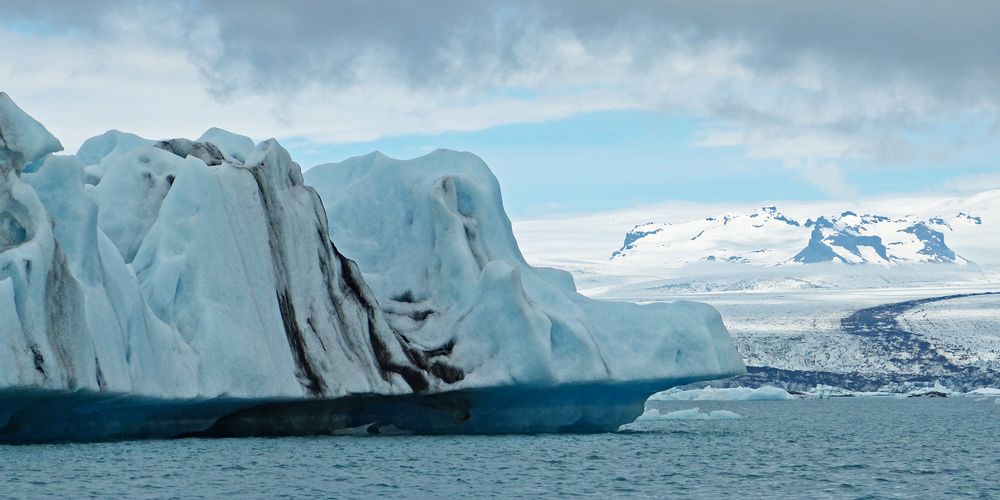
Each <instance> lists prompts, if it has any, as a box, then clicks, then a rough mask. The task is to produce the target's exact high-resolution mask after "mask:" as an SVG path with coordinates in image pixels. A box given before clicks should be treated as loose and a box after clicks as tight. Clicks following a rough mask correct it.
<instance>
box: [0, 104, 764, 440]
mask: <svg viewBox="0 0 1000 500" xmlns="http://www.w3.org/2000/svg"><path fill="white" fill-rule="evenodd" d="M61 150H62V146H61V144H60V143H59V141H58V140H57V139H56V138H55V137H53V136H52V135H51V134H50V133H49V132H48V131H47V130H46V129H45V128H44V127H43V126H42V125H41V124H39V123H38V122H37V121H35V120H34V119H32V118H31V117H30V116H28V115H27V114H25V113H24V112H23V111H22V110H21V109H19V108H18V107H17V106H16V105H15V104H14V103H13V101H12V100H11V99H10V98H9V97H8V96H7V95H6V94H4V93H0V222H2V224H0V308H2V309H3V314H4V318H5V321H3V322H2V323H0V442H30V441H46V440H79V439H112V438H129V437H176V436H182V435H206V436H221V435H287V434H310V433H333V432H334V431H336V430H338V429H347V428H354V427H358V426H363V427H364V428H367V429H369V430H371V431H372V432H377V431H378V429H380V428H394V429H403V430H409V431H413V432H425V433H444V432H447V433H463V432H472V433H475V432H480V433H489V432H556V431H567V430H575V431H590V430H607V429H611V430H613V429H615V428H617V426H619V425H621V424H622V423H626V422H629V421H631V420H633V419H634V418H635V417H636V416H637V415H639V414H641V412H642V405H643V402H644V400H645V398H646V397H647V396H649V395H650V394H652V393H655V392H657V391H660V390H663V389H666V388H669V387H672V386H675V385H679V384H683V383H688V382H692V381H697V380H708V379H718V378H722V377H727V376H732V375H738V374H741V373H743V372H744V371H745V368H744V365H743V362H742V360H741V358H740V356H739V353H738V352H737V350H736V348H735V346H734V344H733V342H732V339H731V338H730V336H729V334H728V332H727V330H726V328H725V326H724V325H723V323H722V320H721V317H720V316H719V314H718V312H717V311H716V310H715V309H713V308H711V307H709V306H707V305H704V304H699V303H693V302H684V301H679V302H674V303H662V304H647V305H637V304H631V303H618V302H602V301H595V300H591V299H588V298H585V297H583V296H581V295H579V294H578V293H576V289H575V285H574V283H573V280H572V278H571V277H570V275H569V274H568V273H565V272H562V271H557V270H553V269H545V268H534V267H531V266H529V265H528V264H527V263H525V261H524V258H523V256H522V255H521V253H520V251H519V250H518V247H517V243H516V241H515V240H514V237H513V234H512V232H511V224H510V221H509V220H508V219H507V216H506V215H505V213H504V210H503V205H502V202H501V199H500V190H499V185H498V183H497V181H496V179H495V177H493V175H492V173H491V172H490V171H489V168H488V167H487V166H486V165H485V163H483V162H482V161H481V160H480V159H478V158H477V157H475V156H474V155H471V154H468V153H456V152H450V151H437V152H435V153H432V154H430V155H427V156H425V157H422V158H418V159H415V160H409V161H401V160H393V159H390V158H387V157H385V156H382V155H379V154H373V155H369V156H365V157H360V158H354V159H351V160H347V161H345V162H342V163H340V164H329V165H323V166H319V167H315V168H314V169H312V170H310V171H308V172H306V174H305V176H304V175H303V173H302V170H301V168H300V167H299V165H298V164H296V163H295V162H294V161H292V159H291V157H290V156H289V153H288V152H287V151H286V150H285V149H284V148H283V147H282V146H281V145H280V144H278V142H277V141H275V140H273V139H270V140H266V141H263V142H260V143H257V144H255V143H254V141H252V140H251V139H249V138H247V137H244V136H240V135H237V134H233V133H230V132H227V131H224V130H221V129H210V130H209V131H207V132H205V134H203V135H202V136H201V137H199V138H198V139H196V140H188V139H179V138H178V139H168V140H163V141H155V140H147V139H144V138H141V137H138V136H136V135H133V134H128V133H125V132H120V131H116V130H112V131H109V132H107V133H105V134H102V135H100V136H97V137H95V138H92V139H90V140H88V141H86V142H85V143H84V144H83V145H82V146H81V147H80V149H79V151H78V152H77V154H75V155H68V154H56V153H58V152H59V151H61ZM307 180H308V184H307V183H306V181H307ZM310 185H312V186H315V189H314V188H313V187H310Z"/></svg>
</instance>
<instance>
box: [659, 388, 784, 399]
mask: <svg viewBox="0 0 1000 500" xmlns="http://www.w3.org/2000/svg"><path fill="white" fill-rule="evenodd" d="M789 399H796V398H795V396H793V395H791V394H789V393H788V391H786V390H784V389H779V388H777V387H771V386H766V385H765V386H762V387H758V388H756V389H751V388H749V387H730V388H718V389H717V388H713V387H706V388H704V389H690V390H686V391H683V390H680V389H677V388H673V389H670V390H666V391H663V392H658V393H656V394H653V395H652V396H650V397H649V400H650V401H784V400H789Z"/></svg>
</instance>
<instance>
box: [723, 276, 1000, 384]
mask: <svg viewBox="0 0 1000 500" xmlns="http://www.w3.org/2000/svg"><path fill="white" fill-rule="evenodd" d="M985 295H1000V292H980V293H962V294H953V295H943V296H938V297H927V298H923V299H914V300H907V301H903V302H893V303H890V304H881V305H877V306H874V307H867V308H864V309H859V310H857V311H855V312H854V313H852V314H851V315H850V316H847V317H845V318H843V319H841V320H840V327H841V330H842V331H843V332H844V333H846V334H849V335H858V336H863V337H868V338H870V339H872V340H873V341H874V342H873V343H872V345H873V348H874V351H875V352H873V353H872V355H874V356H878V357H880V358H882V359H886V360H889V361H892V362H893V363H896V364H898V365H904V366H905V365H909V366H914V367H919V371H915V372H914V373H886V374H868V373H838V372H826V371H804V370H785V369H781V368H774V367H770V366H748V367H747V374H746V375H744V376H742V377H737V378H734V379H730V380H727V381H723V382H722V383H721V385H730V386H738V385H745V386H753V387H755V386H760V385H776V386H779V387H785V388H788V389H795V390H805V389H809V388H812V387H815V386H816V385H818V384H823V385H831V386H835V387H843V388H845V389H850V390H854V391H875V390H878V389H879V388H881V387H883V386H885V385H887V384H899V383H903V382H917V383H932V382H941V383H943V384H945V385H947V386H949V387H952V388H955V389H960V390H961V389H974V388H978V387H987V386H989V387H996V386H997V385H1000V373H995V372H991V371H989V370H984V369H982V368H979V367H975V366H962V365H956V364H955V363H952V362H951V361H950V360H949V359H948V358H947V357H946V356H944V355H943V354H942V353H941V352H940V351H938V349H937V348H936V347H935V346H934V345H933V344H931V343H930V342H928V341H927V340H926V339H924V338H923V337H921V336H920V335H918V334H916V333H914V332H911V331H909V330H906V329H905V328H904V327H903V326H902V325H901V324H900V322H899V321H898V318H899V316H900V315H901V314H903V313H906V312H907V311H910V310H912V309H914V308H916V307H918V306H921V305H924V304H929V303H932V302H941V301H946V300H954V299H962V298H968V297H978V296H985ZM715 385H719V384H715Z"/></svg>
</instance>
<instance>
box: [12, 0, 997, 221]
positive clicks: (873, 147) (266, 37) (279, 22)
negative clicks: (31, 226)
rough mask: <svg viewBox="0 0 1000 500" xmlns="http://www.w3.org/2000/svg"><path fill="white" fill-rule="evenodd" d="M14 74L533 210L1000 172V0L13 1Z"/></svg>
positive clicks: (43, 103) (72, 95)
mask: <svg viewBox="0 0 1000 500" xmlns="http://www.w3.org/2000/svg"><path fill="white" fill-rule="evenodd" d="M0 13H2V15H0V47H2V48H3V50H4V53H5V54H4V57H2V58H0V91H5V92H7V93H8V94H9V95H10V96H11V98H12V99H14V101H15V102H16V103H18V105H19V106H21V107H22V108H23V109H25V110H26V111H27V112H28V113H29V114H32V115H33V116H35V118H37V119H39V120H40V121H41V122H42V123H43V124H45V125H46V126H47V127H48V128H49V129H50V130H51V131H52V132H53V133H54V134H55V135H56V136H57V137H59V138H60V139H61V140H62V141H63V144H64V145H65V146H66V149H67V150H68V151H70V152H73V151H75V150H76V148H77V147H78V146H79V144H80V143H81V142H82V141H83V140H85V139H86V138H87V137H91V136H94V135H98V134H99V133H102V132H104V131H105V130H109V129H112V128H116V129H119V130H124V131H128V132H133V133H136V134H139V135H141V136H144V137H148V138H171V137H191V138H195V137H197V136H199V135H200V134H201V132H202V131H204V130H205V129H207V128H209V127H211V126H219V127H222V128H225V129H228V130H231V131H234V132H238V133H242V134H246V135H249V136H251V137H252V138H254V139H256V140H263V139H266V138H270V137H275V138H277V139H278V140H279V141H281V142H282V144H284V145H285V146H286V147H287V148H288V149H289V151H290V152H291V153H292V156H293V158H294V159H296V161H298V162H299V163H300V164H301V165H302V166H303V168H309V167H311V166H314V165H317V164H322V163H327V162H335V161H340V160H343V159H345V158H347V157H350V156H355V155H359V154H365V153H368V152H370V151H372V150H379V151H382V152H383V153H385V154H388V155H390V156H394V157H400V158H408V157H415V156H419V155H422V154H425V153H427V152H430V151H432V150H434V149H436V148H449V149H457V150H465V151H471V152H473V153H476V154H478V155H479V156H481V157H482V158H483V159H484V160H486V162H487V163H488V164H489V165H490V166H491V168H492V169H493V170H494V173H495V174H496V175H497V177H498V179H499V180H500V183H501V187H502V189H503V194H504V201H505V206H506V208H507V210H508V212H509V213H510V215H511V216H512V217H513V218H535V217H547V216H551V215H558V214H569V213H590V212H599V211H605V210H615V209H622V208H627V207H631V206H639V205H644V204H650V203H657V202H663V201H692V202H710V203H717V202H757V201H760V202H765V203H771V202H774V201H777V200H807V201H808V200H851V199H855V198H858V199H860V198H865V197H873V196H890V195H894V194H899V193H934V194H939V193H949V194H962V193H973V192H976V191H981V190H985V189H995V188H1000V161H998V159H1000V140H998V139H1000V30H998V29H997V26H1000V2H996V1H993V0H983V1H976V0H968V1H956V2H930V1H920V0H915V1H910V0H884V1H880V2H868V1H860V0H840V1H825V0H816V1H810V2H786V1H771V0H759V1H754V2H749V1H740V0H726V1H721V0H703V1H699V2H689V1H671V0H657V1H638V0H636V1H592V0H550V1H545V2H522V1H516V0H515V1H503V2H500V1H498V2H489V1H477V2H468V1H451V0H448V1H421V2H404V1H401V0H400V1H374V2H372V1H285V2H277V1H255V0H239V1H237V0H218V1H207V0H172V1H171V0H166V1H162V0H161V1H155V2H154V1H138V0H135V1H124V0H122V1H116V0H106V1H88V0H78V1H72V2H68V1H37V0H0Z"/></svg>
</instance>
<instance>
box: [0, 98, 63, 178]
mask: <svg viewBox="0 0 1000 500" xmlns="http://www.w3.org/2000/svg"><path fill="white" fill-rule="evenodd" d="M62 149H63V147H62V144H60V143H59V140H58V139H56V138H55V137H54V136H53V135H52V134H50V133H49V131H48V130H46V129H45V127H44V126H42V124H41V123H38V122H37V121H36V120H35V119H34V118H32V117H30V116H28V114H27V113H25V112H24V111H22V110H21V108H19V107H18V106H17V104H14V101H12V100H11V98H10V97H9V96H8V95H7V94H6V93H5V92H0V170H2V171H3V172H8V171H11V170H13V171H14V172H16V173H18V174H20V173H21V170H22V169H24V166H25V165H27V164H29V163H31V162H33V161H35V160H37V159H39V158H42V157H43V156H45V155H47V154H50V153H55V152H57V151H62Z"/></svg>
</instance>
